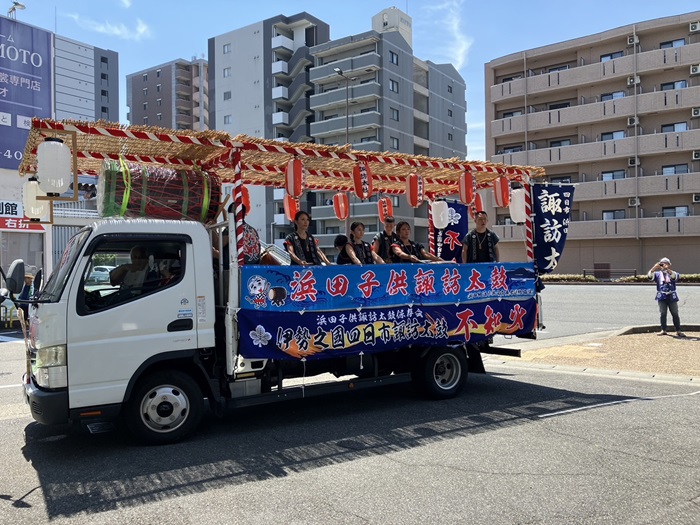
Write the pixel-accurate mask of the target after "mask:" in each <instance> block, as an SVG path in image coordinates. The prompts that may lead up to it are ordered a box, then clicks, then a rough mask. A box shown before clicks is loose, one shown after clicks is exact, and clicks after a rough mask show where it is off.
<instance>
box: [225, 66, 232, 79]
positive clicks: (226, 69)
mask: <svg viewBox="0 0 700 525" xmlns="http://www.w3.org/2000/svg"><path fill="white" fill-rule="evenodd" d="M230 76H231V68H230V67H225V68H224V78H229V77H230Z"/></svg>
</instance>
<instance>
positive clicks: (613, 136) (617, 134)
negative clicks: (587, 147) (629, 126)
mask: <svg viewBox="0 0 700 525" xmlns="http://www.w3.org/2000/svg"><path fill="white" fill-rule="evenodd" d="M624 138H625V132H624V131H608V132H607V133H601V134H600V140H618V139H624Z"/></svg>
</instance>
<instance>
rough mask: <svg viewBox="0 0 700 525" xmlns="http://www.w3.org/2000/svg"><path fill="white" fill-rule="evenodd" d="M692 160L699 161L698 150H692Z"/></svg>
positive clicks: (699, 152)
mask: <svg viewBox="0 0 700 525" xmlns="http://www.w3.org/2000/svg"><path fill="white" fill-rule="evenodd" d="M693 160H700V150H698V149H696V150H693Z"/></svg>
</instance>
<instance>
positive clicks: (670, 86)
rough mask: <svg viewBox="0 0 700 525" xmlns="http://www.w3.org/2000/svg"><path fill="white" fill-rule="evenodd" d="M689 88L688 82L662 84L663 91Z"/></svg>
mask: <svg viewBox="0 0 700 525" xmlns="http://www.w3.org/2000/svg"><path fill="white" fill-rule="evenodd" d="M687 87H688V81H687V80H676V81H675V82H666V83H665V84H661V91H670V90H671V89H683V88H687Z"/></svg>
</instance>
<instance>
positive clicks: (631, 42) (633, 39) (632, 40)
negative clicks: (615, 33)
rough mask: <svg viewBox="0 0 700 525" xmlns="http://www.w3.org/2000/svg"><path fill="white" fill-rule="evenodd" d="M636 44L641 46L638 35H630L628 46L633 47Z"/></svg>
mask: <svg viewBox="0 0 700 525" xmlns="http://www.w3.org/2000/svg"><path fill="white" fill-rule="evenodd" d="M635 44H639V37H638V36H637V35H630V36H628V37H627V45H628V46H633V45H635Z"/></svg>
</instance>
